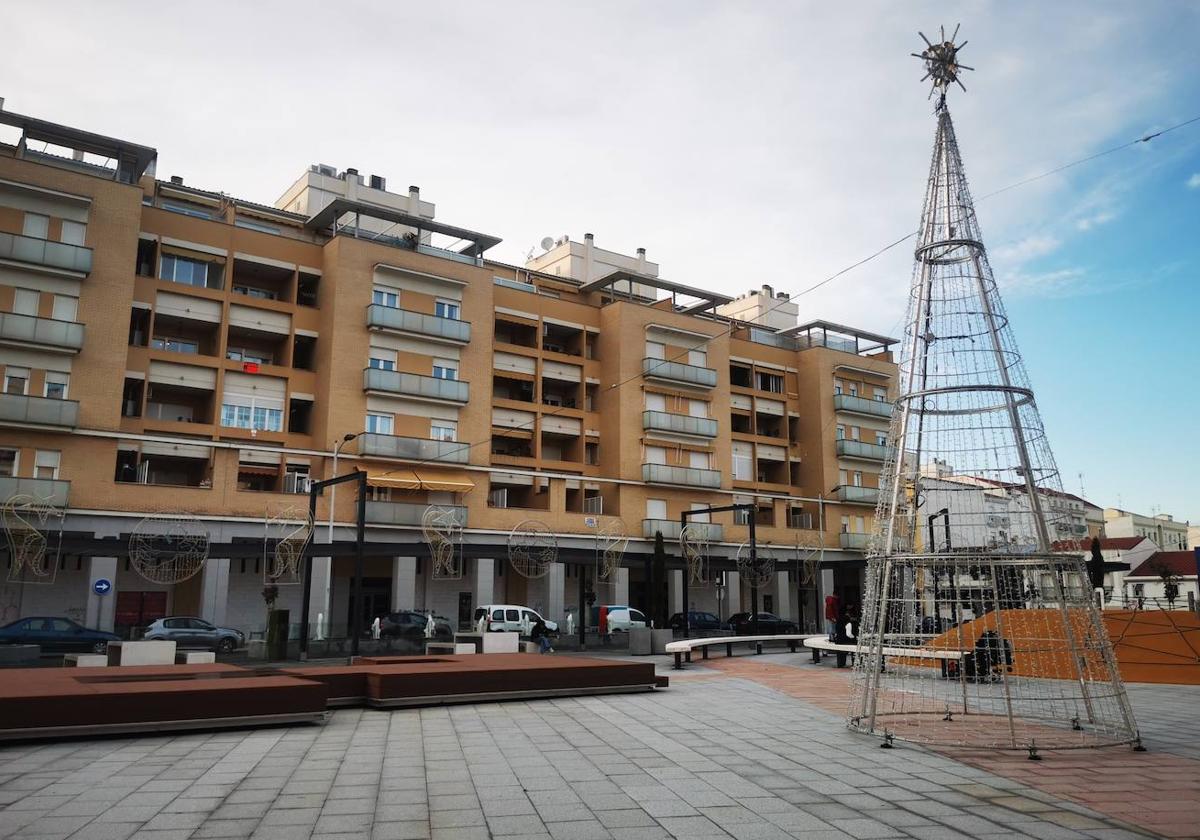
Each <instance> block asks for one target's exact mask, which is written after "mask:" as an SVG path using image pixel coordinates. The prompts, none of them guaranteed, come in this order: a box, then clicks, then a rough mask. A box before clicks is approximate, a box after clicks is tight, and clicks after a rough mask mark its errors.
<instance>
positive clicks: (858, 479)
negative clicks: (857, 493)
mask: <svg viewBox="0 0 1200 840" xmlns="http://www.w3.org/2000/svg"><path fill="white" fill-rule="evenodd" d="M854 486H855V487H862V486H863V483H862V472H861V471H859V470H855V471H854Z"/></svg>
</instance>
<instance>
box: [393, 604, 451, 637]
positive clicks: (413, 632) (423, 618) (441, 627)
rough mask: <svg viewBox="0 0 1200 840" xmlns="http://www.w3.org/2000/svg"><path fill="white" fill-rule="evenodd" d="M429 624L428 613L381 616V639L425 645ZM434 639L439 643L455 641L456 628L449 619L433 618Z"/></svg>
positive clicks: (402, 612) (414, 612) (402, 613)
mask: <svg viewBox="0 0 1200 840" xmlns="http://www.w3.org/2000/svg"><path fill="white" fill-rule="evenodd" d="M428 624H429V614H428V613H421V612H417V611H416V610H397V611H396V612H390V613H387V614H385V615H381V616H379V638H381V639H407V640H410V641H413V642H416V643H418V644H419V645H423V644H424V641H425V627H426V626H427V625H428ZM433 638H434V639H435V640H436V641H439V642H452V641H454V628H453V627H451V626H450V621H449V619H447V618H445V617H443V616H440V615H435V616H434V617H433Z"/></svg>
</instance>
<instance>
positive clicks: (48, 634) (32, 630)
mask: <svg viewBox="0 0 1200 840" xmlns="http://www.w3.org/2000/svg"><path fill="white" fill-rule="evenodd" d="M120 638H121V637H120V636H118V635H117V634H116V633H106V632H104V631H103V630H89V629H88V628H86V627H84V626H83V625H82V624H79V623H77V622H75V621H72V620H71V619H69V618H60V617H57V616H40V615H39V616H33V617H31V618H21V619H18V620H16V621H14V622H12V623H11V624H7V625H5V626H4V627H0V645H39V646H40V647H41V648H42V653H104V652H105V651H107V650H108V643H109V642H115V641H118V640H119V639H120Z"/></svg>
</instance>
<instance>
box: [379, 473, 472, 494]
mask: <svg viewBox="0 0 1200 840" xmlns="http://www.w3.org/2000/svg"><path fill="white" fill-rule="evenodd" d="M367 484H370V485H371V486H373V487H391V488H393V489H396V490H440V491H444V492H451V493H466V492H467V491H468V490H474V489H475V482H473V481H471V478H470V476H469V475H468V474H467V473H466V472H464V471H453V472H446V471H438V470H427V469H420V470H412V469H408V468H401V469H396V470H388V471H387V472H371V473H368V474H367Z"/></svg>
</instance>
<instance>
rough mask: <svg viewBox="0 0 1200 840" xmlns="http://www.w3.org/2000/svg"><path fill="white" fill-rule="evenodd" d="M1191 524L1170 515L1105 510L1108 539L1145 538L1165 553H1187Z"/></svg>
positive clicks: (1114, 509) (1190, 545) (1117, 509)
mask: <svg viewBox="0 0 1200 840" xmlns="http://www.w3.org/2000/svg"><path fill="white" fill-rule="evenodd" d="M1189 529H1190V523H1188V522H1186V521H1184V522H1180V521H1178V520H1176V519H1175V517H1174V516H1172V515H1171V514H1169V513H1158V514H1155V515H1154V516H1145V515H1143V514H1140V513H1134V512H1132V511H1128V510H1121V509H1120V508H1105V509H1104V535H1105V536H1108V537H1145V538H1147V539H1149V540H1153V541H1154V544H1155V545H1157V546H1158V547H1159V548H1160V549H1161V550H1163V551H1186V550H1187V549H1188V548H1191V547H1193V545H1192V543H1191V542H1189Z"/></svg>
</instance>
